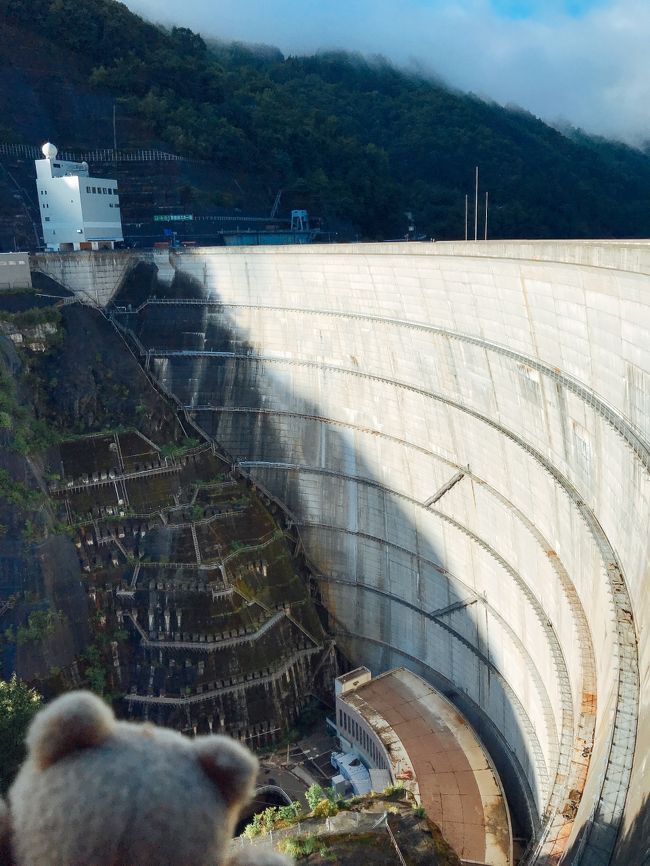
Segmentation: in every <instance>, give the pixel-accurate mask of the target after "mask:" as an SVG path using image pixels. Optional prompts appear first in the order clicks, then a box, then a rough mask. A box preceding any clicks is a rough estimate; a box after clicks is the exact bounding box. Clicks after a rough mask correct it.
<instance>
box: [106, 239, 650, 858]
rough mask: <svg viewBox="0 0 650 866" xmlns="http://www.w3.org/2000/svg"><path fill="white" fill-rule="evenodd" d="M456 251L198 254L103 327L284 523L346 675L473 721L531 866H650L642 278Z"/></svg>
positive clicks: (603, 254) (127, 290)
mask: <svg viewBox="0 0 650 866" xmlns="http://www.w3.org/2000/svg"><path fill="white" fill-rule="evenodd" d="M434 246H435V247H436V248H438V247H440V248H442V246H443V245H434ZM601 246H602V245H601ZM476 249H477V248H476ZM481 249H483V247H481ZM485 249H486V250H487V249H488V248H487V247H486V248H485ZM612 249H613V250H614V252H613V253H612ZM540 251H541V252H543V253H544V255H547V256H548V261H542V262H537V261H534V260H533V259H535V258H538V257H539V255H540ZM458 252H459V255H458V254H457V253H455V252H454V253H453V254H452V255H447V254H446V252H445V251H443V250H440V252H435V253H434V255H433V256H432V255H431V245H429V246H428V247H427V248H426V250H425V249H424V248H423V249H422V251H421V252H418V248H415V247H413V249H408V252H405V251H404V250H402V249H397V248H395V249H393V248H392V247H390V245H384V246H381V247H373V248H365V247H361V248H359V249H357V248H349V249H348V248H340V249H338V250H337V249H335V250H333V251H332V252H330V251H329V250H328V251H327V253H322V254H321V253H319V252H318V251H317V250H312V251H309V250H305V251H291V252H286V251H285V252H281V253H280V254H279V255H273V254H272V253H269V252H266V251H264V250H258V251H256V252H254V253H246V252H245V251H243V252H238V254H237V255H229V254H228V252H219V253H217V251H209V250H208V251H197V252H196V253H195V254H192V255H190V254H183V255H180V256H172V260H171V263H172V265H173V266H174V268H175V269H176V271H175V276H174V279H173V281H172V282H171V285H165V284H158V283H156V278H155V269H153V268H151V267H148V266H146V265H144V264H141V265H139V266H138V268H136V270H135V271H134V272H133V273H132V275H131V278H130V279H129V280H127V282H126V283H125V284H124V286H123V289H122V290H121V292H120V293H119V295H118V296H117V297H116V298H115V299H114V307H113V315H114V316H115V318H116V320H118V321H119V323H120V325H121V327H123V328H124V327H127V328H130V329H131V330H132V332H133V334H134V337H135V339H136V340H137V341H138V342H139V347H140V350H141V352H142V354H143V357H144V359H145V363H146V364H147V365H148V366H149V369H150V371H151V372H152V373H153V374H154V375H155V376H156V377H157V378H158V379H159V380H160V381H161V383H162V384H163V385H164V386H165V387H166V388H167V389H168V390H169V391H170V392H172V393H174V394H175V395H176V397H177V398H178V399H180V401H181V402H182V403H183V405H184V406H186V407H187V409H188V411H190V412H191V413H192V414H193V415H194V417H195V418H196V420H197V422H198V423H199V424H200V426H201V427H202V428H203V429H204V430H205V431H206V432H207V434H208V435H210V436H212V437H214V439H215V440H216V441H217V442H219V444H220V445H221V446H222V447H224V448H225V449H226V450H227V451H228V452H229V453H230V454H232V455H233V459H234V460H235V461H237V462H238V464H239V465H240V466H241V468H242V470H243V471H244V472H246V473H247V474H249V475H250V476H251V477H252V478H253V479H254V480H255V481H256V482H257V483H259V484H260V485H261V486H262V487H263V489H266V490H269V491H270V492H271V493H272V495H273V496H274V497H276V499H278V500H280V501H282V502H283V503H284V505H285V507H286V508H287V510H288V512H289V513H290V514H291V515H292V519H293V521H294V522H295V523H296V525H297V527H298V529H299V531H300V535H301V538H302V541H303V544H304V547H305V550H306V552H307V555H308V557H309V559H310V560H311V562H312V563H313V566H314V571H315V581H316V583H317V585H318V588H319V592H320V595H321V598H322V602H323V604H324V607H325V609H326V610H327V612H328V615H329V621H330V625H331V629H332V631H333V633H334V634H336V637H337V641H338V644H339V647H340V648H341V650H342V651H343V652H344V654H345V655H347V656H348V658H349V659H350V660H351V661H352V662H353V663H364V664H367V665H368V666H369V667H371V668H372V669H373V670H374V671H375V672H379V671H380V670H384V669H387V668H390V667H394V666H397V665H405V666H406V667H409V668H411V669H413V670H414V671H416V672H417V673H420V674H421V675H422V676H424V677H425V678H426V679H428V680H429V681H430V682H432V684H434V685H435V686H437V687H438V688H439V689H440V690H441V691H443V693H444V694H446V695H447V696H449V697H450V698H451V699H452V700H453V701H454V702H455V703H456V705H457V706H458V707H459V708H460V709H461V710H462V711H463V712H464V714H465V715H466V716H467V717H468V718H469V719H470V721H471V722H472V723H473V725H474V726H475V728H476V729H477V731H478V732H479V734H480V736H481V738H482V739H483V741H484V742H485V743H486V745H487V746H488V748H489V750H490V753H491V755H492V757H493V760H494V761H495V763H496V765H497V767H498V769H499V771H500V774H501V777H502V779H503V781H504V785H505V787H506V790H507V792H508V795H509V802H510V805H511V808H512V810H513V813H514V815H515V817H516V819H517V822H518V823H519V824H520V826H521V828H522V832H524V833H528V834H530V835H531V836H532V837H533V844H532V846H531V849H530V851H529V856H528V858H527V860H526V862H527V863H539V864H541V863H544V864H546V863H557V862H563V863H572V864H578V863H580V864H589V866H592V864H596V866H600V864H603V866H606V864H610V863H616V864H621V866H622V864H627V863H634V864H636V863H643V862H644V859H643V858H645V856H646V855H645V852H644V849H643V846H644V845H647V839H645V840H644V838H643V835H642V834H643V832H644V827H645V824H644V821H646V817H644V816H647V799H646V797H645V794H644V792H647V783H644V775H643V772H644V770H643V766H644V765H643V748H642V746H641V745H639V746H636V745H635V744H636V743H637V742H638V741H640V743H641V744H644V743H646V742H647V733H646V727H645V726H644V725H643V724H641V725H639V726H638V727H637V718H638V714H639V663H640V662H641V663H642V665H643V668H642V670H643V671H647V670H648V665H647V658H645V657H644V656H643V653H645V652H646V650H645V643H642V644H641V646H640V649H639V650H638V651H637V640H639V641H640V640H641V637H642V635H643V627H644V622H645V618H646V613H647V610H646V607H645V606H644V605H643V599H644V597H645V596H644V585H645V584H644V581H645V580H646V578H647V569H646V567H645V564H644V563H645V562H646V556H645V548H644V539H645V538H646V536H647V519H646V518H647V509H646V503H647V502H650V492H649V491H648V487H647V482H648V475H649V471H648V470H649V469H650V456H649V455H650V452H649V451H648V447H647V441H646V439H645V437H644V435H643V434H642V433H640V432H639V431H640V430H641V431H643V430H645V428H646V426H647V422H646V418H647V416H648V414H649V412H650V405H648V406H646V402H647V400H646V396H644V395H647V393H649V392H650V372H648V373H647V372H646V371H650V362H648V363H646V360H647V359H646V358H645V357H644V358H641V357H640V355H641V352H642V345H643V344H642V339H641V336H639V335H638V334H637V336H636V337H634V336H631V334H632V329H633V326H632V321H633V320H635V319H636V318H639V317H641V318H642V317H643V316H645V315H646V309H645V308H642V305H641V303H640V300H639V299H641V301H642V299H643V297H644V295H643V292H644V291H645V292H646V293H647V282H648V280H647V277H646V276H644V275H645V274H646V273H648V271H647V270H645V271H644V270H643V268H637V270H636V271H634V269H633V268H631V269H630V273H623V272H622V270H621V267H620V265H621V262H623V261H624V260H625V262H627V261H628V258H629V259H630V261H631V260H632V259H633V255H632V253H634V255H636V254H637V252H638V251H636V252H635V251H630V250H628V249H623V250H622V251H621V252H620V254H619V252H617V251H616V249H614V248H613V247H612V248H611V249H608V248H607V247H606V246H603V248H602V249H601V248H600V247H598V248H597V249H595V252H594V251H591V250H590V248H589V247H588V246H585V247H579V248H578V247H576V249H573V247H571V248H568V252H567V251H565V250H560V249H556V248H553V249H550V250H541V248H540V247H536V248H535V249H534V250H528V249H526V250H524V251H523V254H522V253H518V251H517V250H514V249H512V250H511V249H510V248H508V249H504V250H501V248H499V249H498V250H496V255H497V256H498V255H500V254H502V259H499V260H498V261H497V262H496V264H489V265H488V264H486V261H487V260H481V261H478V260H476V259H475V260H474V261H472V260H471V256H472V255H474V256H476V253H473V254H472V253H469V252H468V251H467V249H465V248H463V249H462V250H459V251H458ZM558 253H559V254H560V255H565V254H566V256H567V261H569V262H570V263H571V265H573V264H575V263H577V266H576V269H574V270H573V271H572V270H571V268H570V267H568V266H567V265H565V264H562V262H558V261H557V256H558ZM455 255H457V256H458V257H457V258H454V256H455ZM510 255H514V256H515V257H516V256H517V255H520V257H522V258H526V257H527V259H526V262H525V264H523V265H522V264H521V263H516V262H513V261H512V260H511V259H510V258H509V256H510ZM640 255H641V256H642V255H645V253H644V251H643V250H641V253H640ZM608 257H609V258H608ZM488 258H489V256H488ZM436 259H437V261H436ZM594 263H596V264H597V265H598V267H594ZM616 268H618V270H616ZM581 269H582V270H581ZM608 269H609V270H608ZM166 271H167V273H170V275H171V274H172V271H171V269H169V268H166ZM154 296H155V297H154ZM628 299H629V300H628ZM625 304H627V305H628V306H627V307H626V306H625ZM128 305H130V309H129V308H128ZM581 305H582V306H581ZM567 316H569V318H568V319H567ZM571 316H572V317H573V319H571V318H570V317H571ZM581 317H582V319H584V320H585V321H584V322H583V321H581ZM622 319H623V320H624V326H623V333H624V334H625V336H626V338H628V343H625V342H621V320H622ZM549 323H550V324H549ZM617 329H618V330H617ZM585 333H587V336H588V339H587V341H585V340H584V339H581V335H583V336H584V334H585ZM614 338H616V339H617V340H618V341H619V343H618V344H614V342H613V341H614ZM637 338H638V339H637ZM634 339H636V340H637V343H636V344H635V343H630V342H629V340H634ZM639 341H640V342H639ZM612 345H615V346H616V350H615V351H613V350H612V349H611V346H612ZM626 346H627V347H628V348H625V347H626ZM630 346H631V347H632V348H631V349H630V348H629V347H630ZM637 346H638V348H637ZM558 347H559V348H558ZM612 352H613V353H612ZM626 352H627V355H626ZM585 359H586V362H585ZM563 370H568V371H576V373H575V376H572V375H570V374H567V373H565V372H563ZM592 389H593V390H592ZM599 393H600V394H604V395H605V396H607V397H609V398H610V400H611V404H609V403H606V402H605V401H604V400H603V399H601V397H600V396H599ZM613 407H616V408H613ZM635 425H636V426H635ZM644 575H645V576H644ZM628 587H630V589H629V591H628ZM637 635H638V636H639V638H637ZM646 703H647V702H646ZM643 711H644V712H645V703H644V704H643ZM635 747H636V755H637V757H636V758H635ZM633 766H634V768H635V769H634V771H633ZM634 773H636V775H635V774H634ZM626 798H627V799H626ZM626 802H627V804H628V805H627V806H626ZM624 809H626V810H627V816H628V818H627V820H624ZM617 840H618V849H617V853H614V852H615V848H616V844H617ZM642 851H643V853H642ZM630 858H631V859H630ZM635 858H636V859H635Z"/></svg>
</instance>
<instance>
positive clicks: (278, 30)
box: [127, 0, 650, 143]
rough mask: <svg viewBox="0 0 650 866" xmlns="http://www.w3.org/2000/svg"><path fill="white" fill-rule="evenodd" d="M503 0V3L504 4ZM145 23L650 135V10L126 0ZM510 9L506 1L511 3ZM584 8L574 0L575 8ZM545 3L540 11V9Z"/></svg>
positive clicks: (366, 1) (482, 0)
mask: <svg viewBox="0 0 650 866" xmlns="http://www.w3.org/2000/svg"><path fill="white" fill-rule="evenodd" d="M495 2H496V0H495ZM127 5H128V6H129V7H130V8H131V9H132V10H133V11H135V12H138V13H140V14H142V15H144V16H145V17H147V18H149V19H151V20H154V21H160V22H163V23H175V24H180V25H183V26H186V27H191V28H192V29H193V30H195V31H198V32H200V33H202V34H203V35H204V36H216V37H219V38H221V39H224V40H237V41H242V42H253V43H260V42H261V43H266V44H269V45H275V46H277V47H278V48H280V50H281V51H283V52H284V53H285V54H302V53H311V52H314V51H317V50H319V49H329V48H344V49H348V50H353V51H361V52H362V53H365V54H382V55H384V56H385V57H387V58H389V59H390V60H392V61H394V62H395V63H398V64H400V65H403V66H409V65H415V66H417V67H418V68H420V69H425V70H430V71H431V72H432V73H435V74H436V75H438V76H440V77H442V78H443V79H444V80H446V81H447V82H448V83H449V84H450V85H452V86H454V87H457V88H459V89H461V90H465V91H472V92H474V93H476V94H479V95H481V96H484V97H488V98H491V99H494V100H496V101H497V102H499V103H502V104H515V105H519V106H521V107H522V108H525V109H527V110H528V111H530V112H532V113H533V114H536V115H538V116H540V117H541V118H543V119H544V120H546V121H549V122H551V123H554V122H564V123H570V124H572V125H574V126H579V127H582V128H583V129H586V130H588V131H589V132H594V133H598V134H601V135H606V136H609V137H613V138H620V139H623V140H626V141H629V142H632V143H638V142H640V141H644V140H648V139H650V119H649V115H648V105H649V104H650V52H649V51H648V45H649V44H650V3H648V0H600V2H598V3H597V4H595V5H594V6H593V7H592V8H591V10H590V11H585V10H584V7H585V6H586V5H587V4H586V3H585V2H581V4H580V5H581V6H582V7H583V11H582V14H580V15H571V14H567V13H566V12H565V11H564V9H565V6H564V4H563V3H562V2H560V0H551V2H548V0H546V2H544V3H541V2H538V3H535V2H531V3H530V4H529V5H530V7H531V9H532V12H531V14H530V15H529V17H518V18H512V17H507V16H506V15H503V14H498V13H497V12H496V11H495V9H494V7H493V5H491V4H490V2H489V0H462V2H461V0H456V2H450V0H353V2H352V3H350V2H349V0H327V2H323V0H218V2H215V0H184V3H183V4H182V5H181V6H179V4H178V3H176V2H172V0H127ZM503 6H504V3H503V2H502V0H501V2H500V7H501V8H503ZM575 6H576V4H575V2H574V7H575ZM534 7H537V11H535V8H534Z"/></svg>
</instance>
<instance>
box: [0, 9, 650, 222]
mask: <svg viewBox="0 0 650 866" xmlns="http://www.w3.org/2000/svg"><path fill="white" fill-rule="evenodd" d="M0 16H2V20H3V21H6V22H7V23H8V24H9V25H12V24H13V25H18V26H20V27H23V28H25V29H26V30H29V31H32V32H33V31H35V32H36V33H38V34H39V35H40V36H44V37H45V38H46V39H48V40H50V41H51V42H52V43H53V44H54V45H56V46H57V47H59V46H60V48H61V49H64V50H68V51H72V52H75V53H76V54H77V57H78V71H79V72H80V73H81V74H82V75H83V76H85V78H86V81H87V82H88V85H89V86H90V87H92V88H94V89H96V90H97V91H98V92H101V93H107V94H110V95H111V96H112V97H113V98H115V99H116V100H117V101H118V104H119V110H120V112H121V114H122V115H130V116H131V118H132V119H133V120H134V121H135V123H130V124H129V125H130V126H131V127H132V128H133V129H138V130H139V131H140V132H139V135H140V139H139V140H138V141H132V142H131V143H133V144H139V145H142V144H145V145H147V146H149V145H150V144H151V143H152V142H155V143H157V144H159V145H160V146H163V147H166V148H171V149H173V150H175V151H177V152H180V153H184V154H188V155H193V156H196V157H199V158H204V159H209V160H213V161H214V162H215V163H216V164H217V165H219V167H220V169H222V170H224V171H226V172H231V173H232V174H233V175H234V174H235V173H237V174H239V175H240V176H241V174H242V173H245V174H246V175H247V176H248V177H250V178H251V179H254V186H255V187H256V188H257V189H268V190H269V204H270V203H271V201H272V198H273V195H274V193H275V191H276V190H277V189H282V190H283V193H284V195H283V207H290V206H291V204H294V205H298V204H302V205H304V206H306V207H308V208H309V209H310V210H311V211H312V213H314V214H319V215H322V216H323V217H325V218H326V219H328V220H329V221H330V224H332V225H335V226H338V227H340V228H341V229H342V230H344V231H345V232H346V233H347V235H348V236H354V235H355V234H356V233H358V234H360V235H361V236H362V237H371V238H386V237H400V236H403V235H404V233H405V231H406V228H407V219H406V217H405V212H406V211H411V212H412V213H413V215H414V219H415V222H416V224H417V229H418V231H420V232H422V233H423V234H424V235H426V236H427V237H430V236H435V237H437V238H458V237H462V236H463V234H464V202H465V194H466V193H471V192H472V191H473V178H474V174H473V172H474V166H475V165H477V164H478V165H480V166H481V177H482V184H483V188H484V189H489V191H490V200H491V202H492V203H493V207H492V210H491V219H490V224H491V235H492V236H494V237H647V236H648V234H649V233H650V209H648V208H647V201H648V199H649V198H650V159H649V158H648V155H647V154H646V153H644V152H642V151H640V150H635V149H633V148H630V147H626V146H624V145H622V144H617V143H612V142H607V141H605V140H602V139H598V138H593V137H588V136H586V135H585V134H583V133H581V132H580V131H577V130H571V131H570V132H569V134H563V133H561V132H559V131H557V130H556V129H552V128H551V127H549V126H547V125H545V124H544V123H542V122H541V121H540V120H538V119H537V118H536V117H534V116H533V115H531V114H529V113H527V112H525V111H522V110H506V109H503V108H500V107H499V106H497V105H494V104H490V103H487V102H484V101H482V100H480V99H478V98H477V97H475V96H472V95H462V94H459V93H456V92H453V91H451V90H449V89H448V88H446V87H445V86H443V85H441V84H440V83H439V82H436V81H434V80H432V79H430V78H429V79H428V78H426V77H424V76H422V75H416V74H408V73H406V72H403V71H400V70H398V69H395V68H394V67H392V66H391V65H389V64H388V63H386V62H385V61H382V60H374V61H367V60H364V59H362V58H359V57H356V56H351V55H349V54H343V53H322V54H318V55H316V56H314V57H287V58H285V57H283V56H282V54H281V53H280V52H279V51H276V50H273V49H268V50H264V51H256V50H253V49H247V48H246V47H244V46H241V45H230V46H224V45H221V44H219V45H217V44H210V43H206V42H205V41H204V40H203V39H202V38H201V37H200V36H198V35H196V34H194V33H192V32H191V31H190V30H187V29H186V28H183V27H174V28H172V29H171V30H165V29H163V28H161V27H157V26H154V25H153V24H149V23H146V22H145V21H143V20H142V19H140V18H138V17H137V16H136V15H133V14H132V13H130V12H129V10H128V9H127V8H126V6H124V5H122V4H120V3H117V2H113V0H0ZM92 136H93V131H92V130H89V131H88V139H89V140H91V139H92ZM193 194H194V190H193V187H192V185H191V184H190V185H188V183H187V182H185V186H184V192H183V196H184V198H185V199H186V200H190V199H191V197H192V195H193ZM229 195H230V193H222V192H219V191H217V190H215V191H213V193H212V197H213V199H214V200H215V202H216V201H217V200H219V203H221V204H225V205H227V206H232V205H234V204H239V205H240V206H241V205H244V206H245V203H244V202H243V200H242V201H241V202H238V203H235V202H233V201H230V202H229V201H227V200H226V199H227V198H228V196H229Z"/></svg>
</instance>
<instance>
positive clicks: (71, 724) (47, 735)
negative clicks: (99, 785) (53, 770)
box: [27, 692, 115, 770]
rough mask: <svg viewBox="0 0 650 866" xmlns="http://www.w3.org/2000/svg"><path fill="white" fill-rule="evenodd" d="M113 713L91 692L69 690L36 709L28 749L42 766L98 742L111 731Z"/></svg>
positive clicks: (105, 738) (45, 767) (98, 743)
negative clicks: (38, 710) (42, 707)
mask: <svg viewBox="0 0 650 866" xmlns="http://www.w3.org/2000/svg"><path fill="white" fill-rule="evenodd" d="M114 727H115V717H114V715H113V713H112V712H111V710H110V709H109V708H108V707H107V706H106V704H105V703H104V702H103V701H100V699H99V698H98V697H96V696H95V695H93V694H92V693H91V692H69V693H68V694H66V695H62V696H61V697H60V698H57V699H56V700H55V701H53V702H52V703H51V704H49V705H48V706H47V707H45V709H43V710H41V712H40V713H38V714H37V715H36V717H35V719H34V721H33V722H32V724H31V725H30V728H29V731H28V732H27V749H28V752H29V754H30V756H31V757H33V758H34V760H35V762H36V765H37V766H38V768H39V769H41V770H45V769H47V767H50V766H52V764H55V763H56V762H57V761H60V760H61V758H65V757H66V755H70V754H72V752H76V751H78V750H80V749H89V748H91V747H92V746H99V745H101V744H102V743H103V742H104V741H105V740H107V739H108V737H109V736H110V735H111V733H112V731H113V729H114Z"/></svg>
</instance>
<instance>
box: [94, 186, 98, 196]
mask: <svg viewBox="0 0 650 866" xmlns="http://www.w3.org/2000/svg"><path fill="white" fill-rule="evenodd" d="M93 193H95V194H96V193H97V187H96V186H94V187H93Z"/></svg>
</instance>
